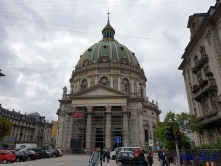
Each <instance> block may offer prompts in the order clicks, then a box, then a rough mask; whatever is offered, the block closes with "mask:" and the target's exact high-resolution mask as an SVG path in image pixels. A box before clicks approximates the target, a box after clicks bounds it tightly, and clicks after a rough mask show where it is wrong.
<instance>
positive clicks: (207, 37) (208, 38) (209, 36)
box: [205, 31, 211, 46]
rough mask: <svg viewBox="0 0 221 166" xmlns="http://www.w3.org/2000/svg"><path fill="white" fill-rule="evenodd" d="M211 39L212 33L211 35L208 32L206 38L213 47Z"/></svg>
mask: <svg viewBox="0 0 221 166" xmlns="http://www.w3.org/2000/svg"><path fill="white" fill-rule="evenodd" d="M210 38H211V33H210V31H208V33H207V34H206V36H205V39H206V40H207V42H208V44H209V46H211V40H210Z"/></svg>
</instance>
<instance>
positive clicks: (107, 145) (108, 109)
mask: <svg viewBox="0 0 221 166" xmlns="http://www.w3.org/2000/svg"><path fill="white" fill-rule="evenodd" d="M105 148H106V149H109V150H110V149H111V106H106V129H105Z"/></svg>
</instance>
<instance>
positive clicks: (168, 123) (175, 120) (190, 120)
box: [154, 111, 202, 149]
mask: <svg viewBox="0 0 221 166" xmlns="http://www.w3.org/2000/svg"><path fill="white" fill-rule="evenodd" d="M167 127H173V132H174V136H175V139H176V130H180V132H181V136H182V140H181V141H180V142H179V146H180V147H181V148H182V147H186V148H188V147H190V143H189V138H188V137H187V134H189V133H192V132H194V131H196V132H202V124H201V123H200V122H199V121H198V120H197V119H196V118H195V117H194V116H193V115H190V114H189V113H186V112H182V113H180V114H175V113H174V112H172V111H170V112H168V113H167V115H166V117H165V118H164V122H163V123H161V122H159V123H157V127H156V128H155V130H154V137H155V140H157V141H161V142H164V146H165V147H166V148H169V149H174V147H175V145H174V143H171V142H170V141H168V140H165V132H166V128H167Z"/></svg>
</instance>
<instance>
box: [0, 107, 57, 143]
mask: <svg viewBox="0 0 221 166" xmlns="http://www.w3.org/2000/svg"><path fill="white" fill-rule="evenodd" d="M0 117H4V118H6V119H8V120H9V121H10V122H11V123H13V127H12V130H11V135H10V136H11V137H13V138H14V140H15V143H37V146H38V147H48V146H49V141H50V136H51V135H52V128H53V124H51V123H48V122H46V120H45V117H44V116H40V114H39V113H37V112H36V113H32V114H27V115H26V114H21V113H20V111H19V112H16V111H14V110H13V111H9V110H7V109H5V108H2V107H1V105H0Z"/></svg>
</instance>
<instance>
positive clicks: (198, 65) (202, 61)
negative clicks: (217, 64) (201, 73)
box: [192, 55, 209, 74]
mask: <svg viewBox="0 0 221 166" xmlns="http://www.w3.org/2000/svg"><path fill="white" fill-rule="evenodd" d="M208 61H209V60H208V56H207V55H204V56H202V58H201V59H200V60H199V61H198V62H197V63H196V65H195V66H194V67H193V68H192V72H193V73H194V74H196V73H197V71H198V70H200V68H201V67H202V66H203V65H204V64H205V63H207V62H208Z"/></svg>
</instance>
